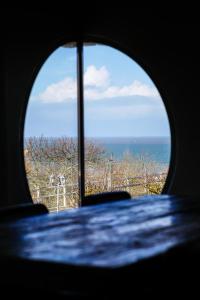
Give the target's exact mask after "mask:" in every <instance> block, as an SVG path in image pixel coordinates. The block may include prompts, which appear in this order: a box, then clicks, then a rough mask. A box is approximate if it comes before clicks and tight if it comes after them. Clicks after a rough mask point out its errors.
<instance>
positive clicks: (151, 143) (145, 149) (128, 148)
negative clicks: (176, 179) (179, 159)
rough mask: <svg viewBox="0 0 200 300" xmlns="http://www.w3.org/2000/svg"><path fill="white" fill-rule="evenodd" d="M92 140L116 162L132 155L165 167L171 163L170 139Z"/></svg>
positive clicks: (115, 138) (108, 138) (107, 138)
mask: <svg viewBox="0 0 200 300" xmlns="http://www.w3.org/2000/svg"><path fill="white" fill-rule="evenodd" d="M92 140H93V141H95V142H96V143H98V144H99V145H101V146H102V147H103V148H104V149H105V151H106V155H107V156H108V157H109V156H110V157H112V159H114V160H121V159H123V157H124V155H125V154H130V155H133V156H136V157H137V156H144V157H147V158H149V159H151V160H153V161H155V162H156V163H159V164H163V165H169V162H170V156H171V139H170V137H101V138H92Z"/></svg>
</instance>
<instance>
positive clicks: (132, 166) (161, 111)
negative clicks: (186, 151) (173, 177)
mask: <svg viewBox="0 0 200 300" xmlns="http://www.w3.org/2000/svg"><path fill="white" fill-rule="evenodd" d="M84 87H85V89H84V95H85V153H86V157H85V175H86V195H89V194H94V193H99V192H105V191H117V190H125V191H128V192H129V193H130V194H131V195H132V196H136V195H144V194H159V193H160V192H161V191H162V189H163V186H164V183H165V180H166V177H167V173H168V168H169V161H170V151H171V137H170V128H169V121H168V117H167V114H166V110H165V107H164V104H163V101H162V99H161V97H160V95H159V93H158V90H157V89H156V87H155V85H154V84H153V82H152V80H151V79H150V78H149V77H148V75H147V74H146V72H145V71H144V70H143V69H142V68H141V67H140V66H138V64H136V63H135V62H134V61H133V60H132V59H130V58H129V57H128V56H126V55H125V54H123V53H121V52H120V51H118V50H116V49H113V48H111V47H108V46H104V45H91V46H88V45H86V46H85V47H84Z"/></svg>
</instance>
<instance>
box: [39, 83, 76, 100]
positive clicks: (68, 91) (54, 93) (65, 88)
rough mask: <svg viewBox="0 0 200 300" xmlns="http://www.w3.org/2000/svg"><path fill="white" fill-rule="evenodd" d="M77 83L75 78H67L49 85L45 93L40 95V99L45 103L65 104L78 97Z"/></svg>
mask: <svg viewBox="0 0 200 300" xmlns="http://www.w3.org/2000/svg"><path fill="white" fill-rule="evenodd" d="M76 90H77V86H76V81H75V80H74V79H73V78H70V77H67V78H65V79H63V80H61V81H59V82H57V83H53V84H51V85H49V86H48V87H47V88H46V89H45V91H44V92H42V93H41V94H39V97H38V98H39V99H40V100H42V101H43V102H48V103H49V102H52V103H54V102H64V101H66V100H73V99H75V98H76V97H77V96H76V94H77V93H76Z"/></svg>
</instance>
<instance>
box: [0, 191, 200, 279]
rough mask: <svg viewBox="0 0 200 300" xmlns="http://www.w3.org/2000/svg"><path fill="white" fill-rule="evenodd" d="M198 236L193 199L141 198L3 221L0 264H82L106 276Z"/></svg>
mask: <svg viewBox="0 0 200 300" xmlns="http://www.w3.org/2000/svg"><path fill="white" fill-rule="evenodd" d="M199 238H200V199H199V198H198V197H196V198H194V197H193V198H188V197H177V196H169V195H159V196H145V197H140V198H134V199H131V200H124V201H118V202H112V203H107V204H101V205H95V206H89V207H83V208H79V209H72V210H67V211H64V212H60V213H58V214H53V213H52V214H45V215H40V216H33V217H26V218H21V219H19V220H15V221H9V222H2V223H1V224H0V263H1V264H6V263H7V264H8V263H9V268H11V266H13V264H11V263H10V262H11V261H12V262H16V261H20V262H27V263H28V262H29V263H35V264H36V265H37V266H42V265H45V264H48V266H51V267H50V268H53V266H54V267H55V268H57V269H58V266H60V270H61V269H62V272H65V271H66V272H69V270H72V269H73V270H76V269H77V268H79V269H81V268H82V269H84V268H86V269H87V270H89V269H91V270H95V274H96V272H97V270H99V272H101V270H104V271H105V270H106V271H107V273H106V274H109V272H110V271H112V272H113V271H116V270H121V271H122V270H123V269H128V270H130V269H131V268H133V267H136V266H137V264H138V265H140V264H141V262H144V261H146V262H147V261H148V260H150V259H152V258H154V257H158V256H162V255H163V254H165V253H168V252H169V251H171V250H173V249H176V248H177V247H178V248H180V247H182V246H184V245H188V243H190V242H191V243H192V242H194V241H197V240H199ZM35 264H34V265H35ZM21 266H22V265H21ZM61 267H62V268H61ZM70 268H71V269H70ZM11 269H12V268H11ZM57 269H56V270H57ZM38 270H39V269H38ZM49 270H52V269H49ZM66 274H67V273H66ZM83 274H84V273H82V276H83Z"/></svg>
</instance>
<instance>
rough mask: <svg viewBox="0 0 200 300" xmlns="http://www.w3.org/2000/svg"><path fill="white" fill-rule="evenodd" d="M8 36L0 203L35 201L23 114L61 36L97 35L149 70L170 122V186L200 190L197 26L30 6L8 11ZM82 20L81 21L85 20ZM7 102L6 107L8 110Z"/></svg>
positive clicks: (183, 190) (175, 189)
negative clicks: (40, 71)
mask: <svg viewBox="0 0 200 300" xmlns="http://www.w3.org/2000/svg"><path fill="white" fill-rule="evenodd" d="M9 18H10V20H12V22H11V26H10V27H9V28H8V29H7V33H6V36H7V37H6V39H5V43H4V47H5V51H4V57H3V61H4V67H5V70H4V75H5V79H4V87H5V93H4V98H3V104H4V106H3V105H2V110H3V111H2V112H3V114H2V121H1V122H2V123H1V124H2V128H3V135H2V136H3V138H4V140H3V143H2V147H3V154H2V155H1V160H2V166H3V167H4V168H5V173H4V174H5V176H3V177H4V184H3V186H4V187H3V189H4V192H5V196H4V197H2V199H1V205H9V204H16V203H21V202H26V201H31V199H30V196H29V193H28V188H27V184H26V181H25V174H24V168H23V149H22V140H23V131H22V128H23V120H24V115H25V108H26V104H27V99H28V95H29V92H30V88H31V84H32V82H33V80H34V77H35V76H36V74H37V70H38V68H39V66H40V65H41V64H42V62H43V61H44V59H45V58H46V57H47V56H48V54H50V53H51V51H52V50H53V49H55V48H56V47H57V46H59V45H60V44H62V42H64V41H68V40H69V41H70V40H75V39H76V38H79V37H83V38H84V39H90V40H91V39H95V40H96V41H99V42H106V43H109V44H110V45H113V46H115V47H118V48H119V49H121V50H122V51H124V52H126V53H127V54H129V55H131V56H132V57H133V58H134V59H135V60H136V61H137V62H138V63H139V64H140V65H141V66H142V67H143V68H144V69H145V71H147V73H148V74H149V75H150V76H151V78H152V79H153V81H154V83H155V84H156V85H157V87H158V89H159V91H160V93H161V96H162V97H163V99H164V101H165V104H166V108H167V111H168V114H169V119H170V122H171V129H172V144H173V155H172V162H171V169H170V173H169V178H168V182H167V185H166V189H165V192H169V193H176V194H190V195H196V194H199V170H200V155H199V145H200V133H199V124H198V123H199V77H200V76H199V66H200V59H199V53H200V52H199V46H198V36H199V29H198V26H197V25H195V24H191V23H187V22H186V23H183V22H180V23H174V22H170V20H168V19H163V20H162V17H160V18H158V19H157V20H156V22H155V21H154V23H152V22H151V19H150V18H149V19H146V22H141V20H140V18H139V17H134V18H133V16H132V15H131V14H128V13H127V14H121V15H120V17H119V16H118V15H116V14H114V15H112V16H111V15H109V14H107V15H106V14H104V15H100V14H95V13H94V14H93V15H92V16H90V17H88V16H85V15H84V17H83V19H82V20H81V19H79V20H78V22H77V18H75V17H74V14H73V13H71V14H70V15H69V14H68V15H67V16H66V14H65V13H62V12H58V11H55V12H54V11H53V10H51V11H48V12H44V11H42V12H37V11H36V10H35V11H31V10H27V11H23V12H22V11H18V12H17V13H16V14H15V13H12V14H9ZM80 21H82V26H79V25H80ZM3 107H4V109H3Z"/></svg>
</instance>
